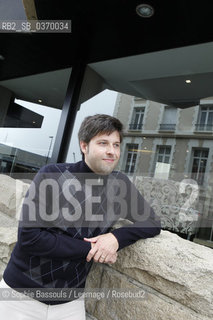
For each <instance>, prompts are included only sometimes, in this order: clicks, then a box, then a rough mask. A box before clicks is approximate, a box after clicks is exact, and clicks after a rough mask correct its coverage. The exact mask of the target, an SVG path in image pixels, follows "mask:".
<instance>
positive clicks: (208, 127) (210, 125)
mask: <svg viewBox="0 0 213 320" xmlns="http://www.w3.org/2000/svg"><path fill="white" fill-rule="evenodd" d="M196 129H197V130H199V131H212V129H213V106H205V107H203V106H201V107H200V113H199V116H198V123H197V125H196Z"/></svg>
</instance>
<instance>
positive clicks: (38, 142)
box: [0, 90, 117, 162]
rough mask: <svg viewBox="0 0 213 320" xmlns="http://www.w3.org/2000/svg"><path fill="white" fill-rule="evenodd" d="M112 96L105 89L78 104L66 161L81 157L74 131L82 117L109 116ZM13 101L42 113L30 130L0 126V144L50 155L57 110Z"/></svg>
mask: <svg viewBox="0 0 213 320" xmlns="http://www.w3.org/2000/svg"><path fill="white" fill-rule="evenodd" d="M116 98H117V92H115V91H111V90H105V91H103V92H101V93H99V94H98V95H96V96H95V97H93V98H91V99H89V100H88V101H86V102H84V103H83V104H82V105H81V107H80V110H79V111H78V113H77V116H76V121H75V126H74V129H73V134H72V139H71V142H70V147H69V151H68V156H67V162H76V161H79V160H81V153H80V149H79V144H78V139H77V134H78V129H79V127H80V124H81V122H82V121H83V119H84V118H85V117H86V116H88V115H94V114H96V113H105V114H109V115H113V111H114V107H115V102H116ZM15 102H16V103H18V104H20V105H22V106H23V107H25V108H28V109H30V110H32V111H35V112H37V113H39V114H41V115H43V116H44V120H43V123H42V127H41V128H31V129H28V128H0V143H3V144H7V145H10V146H11V147H16V148H19V149H22V150H26V151H29V152H33V153H37V154H40V155H43V156H47V154H48V152H49V155H51V153H52V150H53V145H54V141H55V137H56V134H57V128H58V125H59V120H60V116H61V110H58V109H53V108H49V107H47V106H42V105H39V104H34V103H29V102H26V101H22V100H17V99H16V100H15ZM52 137H53V138H52Z"/></svg>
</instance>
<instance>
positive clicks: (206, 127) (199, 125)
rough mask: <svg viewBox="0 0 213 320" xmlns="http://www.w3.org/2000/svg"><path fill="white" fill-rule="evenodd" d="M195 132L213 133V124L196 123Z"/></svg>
mask: <svg viewBox="0 0 213 320" xmlns="http://www.w3.org/2000/svg"><path fill="white" fill-rule="evenodd" d="M195 130H196V131H213V124H203V123H196V124H195Z"/></svg>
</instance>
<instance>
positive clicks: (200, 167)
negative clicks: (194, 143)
mask: <svg viewBox="0 0 213 320" xmlns="http://www.w3.org/2000/svg"><path fill="white" fill-rule="evenodd" d="M208 153H209V151H208V150H202V149H194V150H193V151H192V157H193V159H192V174H191V177H192V179H194V180H196V181H197V183H198V184H199V185H202V184H203V182H204V176H205V172H206V164H207V159H208Z"/></svg>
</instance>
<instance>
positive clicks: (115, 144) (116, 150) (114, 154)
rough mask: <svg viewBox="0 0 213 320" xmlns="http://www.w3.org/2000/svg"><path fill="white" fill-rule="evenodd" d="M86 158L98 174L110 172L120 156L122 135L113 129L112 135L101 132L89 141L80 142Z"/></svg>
mask: <svg viewBox="0 0 213 320" xmlns="http://www.w3.org/2000/svg"><path fill="white" fill-rule="evenodd" d="M80 146H81V150H82V152H83V153H84V160H85V162H86V164H87V165H88V166H89V167H90V169H91V170H92V171H93V172H95V173H98V174H103V175H106V174H110V173H111V172H112V171H113V169H114V168H115V167H116V165H117V163H118V161H119V158H120V135H119V133H118V131H113V132H112V133H111V134H110V135H108V134H100V135H97V136H95V137H93V138H92V139H91V140H90V142H89V143H86V142H84V141H81V142H80Z"/></svg>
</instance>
